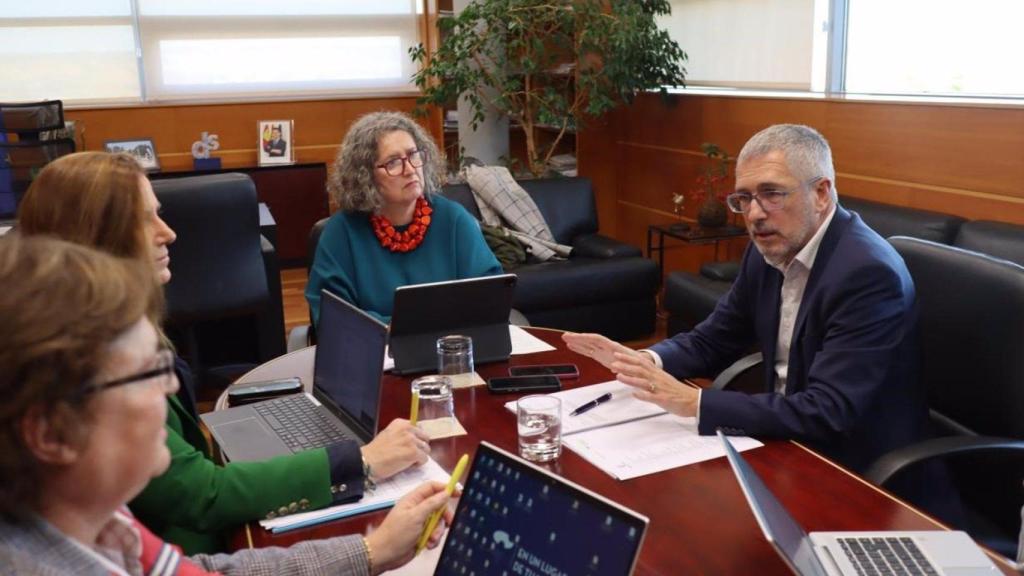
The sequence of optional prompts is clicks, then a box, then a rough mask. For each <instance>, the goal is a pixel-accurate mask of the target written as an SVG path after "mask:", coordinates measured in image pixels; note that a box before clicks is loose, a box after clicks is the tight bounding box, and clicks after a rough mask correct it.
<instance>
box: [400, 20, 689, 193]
mask: <svg viewBox="0 0 1024 576" xmlns="http://www.w3.org/2000/svg"><path fill="white" fill-rule="evenodd" d="M670 10H671V8H670V6H669V2H668V0H474V1H473V2H472V3H470V4H469V6H467V7H466V8H465V9H464V10H463V11H462V12H461V13H459V14H458V15H457V16H455V17H454V18H447V19H442V20H439V27H440V28H441V30H442V34H441V36H442V38H443V40H442V43H441V45H440V46H439V47H438V49H437V51H436V52H435V53H434V54H427V52H426V49H425V48H424V47H423V45H422V44H420V45H418V46H416V47H413V48H412V49H410V50H409V52H410V55H411V56H412V59H413V61H415V62H417V63H419V64H420V65H421V68H420V71H419V72H418V73H417V74H416V75H415V76H414V77H413V80H414V81H415V83H416V85H417V86H418V87H419V88H420V90H421V91H422V96H421V97H420V98H419V99H418V101H417V103H418V108H419V110H420V111H423V110H424V108H425V107H426V106H427V105H438V106H443V105H445V104H446V103H450V102H452V101H455V100H456V99H457V98H458V97H459V96H465V98H466V100H467V102H468V104H469V106H470V109H471V110H472V114H473V117H472V122H471V125H472V127H473V129H474V130H475V129H476V127H477V126H478V125H479V123H480V122H482V121H483V119H484V117H485V114H486V112H487V109H488V108H487V107H488V105H489V106H490V107H492V108H493V109H494V110H495V111H497V112H498V113H500V114H504V115H506V116H508V118H509V120H510V121H511V123H512V124H513V125H519V126H521V127H522V129H523V130H524V132H525V137H526V151H527V156H528V158H527V162H528V163H529V168H530V171H531V172H533V173H534V174H535V175H540V174H542V173H543V172H544V171H545V169H546V167H547V163H548V160H549V159H550V158H551V155H552V154H553V153H554V151H555V149H556V147H557V146H558V143H559V142H561V140H562V138H563V137H564V136H565V134H566V133H567V132H571V131H574V130H575V129H576V128H577V127H578V126H580V125H581V124H582V123H583V121H584V120H585V119H588V118H594V117H598V116H601V115H602V114H604V113H605V112H607V111H608V110H609V109H611V108H613V107H614V106H616V105H618V104H619V103H621V102H630V101H632V99H633V97H634V96H635V95H636V93H637V92H638V91H641V90H650V89H660V90H661V92H662V94H665V92H666V90H665V87H666V86H681V85H683V84H684V80H685V74H686V70H685V69H684V68H683V66H682V64H683V62H685V61H686V54H685V53H684V52H683V50H682V49H681V48H680V47H679V45H678V44H677V43H676V42H675V41H674V40H672V39H671V38H670V37H669V35H668V33H667V32H665V31H664V30H660V29H658V27H657V25H656V23H655V20H654V18H655V16H657V15H661V14H668V13H669V12H670ZM538 126H544V127H547V128H550V129H553V130H554V132H555V137H554V139H553V141H552V142H551V143H550V144H548V145H546V146H543V147H541V146H538V143H537V140H536V139H535V137H534V136H535V135H534V128H535V127H538Z"/></svg>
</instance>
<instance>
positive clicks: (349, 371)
mask: <svg viewBox="0 0 1024 576" xmlns="http://www.w3.org/2000/svg"><path fill="white" fill-rule="evenodd" d="M318 337H319V339H318V343H317V347H316V356H315V359H314V367H313V393H312V394H308V393H307V394H294V395H291V396H284V397H280V398H274V399H272V400H265V401H263V402H255V403H253V404H247V405H245V406H238V407H236V408H229V409H227V410H220V411H216V412H208V413H206V414H203V415H202V416H201V418H202V420H203V422H205V423H206V426H207V427H208V428H209V429H210V433H211V434H212V435H213V437H214V438H215V439H216V440H217V444H218V445H219V446H220V448H221V452H223V454H224V456H225V457H226V458H227V459H228V460H231V461H253V460H265V459H267V458H271V457H273V456H279V455H282V454H291V453H294V452H299V451H302V450H308V449H311V448H318V447H322V446H327V445H329V444H331V443H334V442H338V441H340V440H343V439H350V440H354V441H356V442H358V443H359V444H360V445H363V444H365V443H367V442H369V441H370V440H372V439H373V437H374V435H376V433H377V424H378V422H377V418H378V409H379V406H380V393H381V376H382V373H383V365H384V347H385V346H386V345H387V326H385V325H384V324H382V323H381V322H380V321H378V320H377V319H376V318H373V317H372V316H370V315H368V314H366V313H365V312H363V311H362V310H359V309H358V308H356V307H355V306H353V305H351V304H349V303H348V302H346V301H344V300H342V299H341V298H339V297H337V296H335V295H334V294H331V293H330V292H328V291H327V290H324V291H323V292H322V297H321V301H320V326H319V331H318Z"/></svg>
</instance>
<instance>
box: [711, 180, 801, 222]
mask: <svg viewBox="0 0 1024 576" xmlns="http://www.w3.org/2000/svg"><path fill="white" fill-rule="evenodd" d="M819 180H821V176H817V177H815V178H811V179H810V180H808V181H806V182H804V183H803V184H802V186H810V185H812V184H814V183H816V182H817V181H819ZM797 188H799V186H795V187H793V188H789V189H785V188H764V189H763V190H761V191H760V192H756V193H750V192H733V193H732V194H729V195H728V196H726V197H725V203H726V205H728V206H729V210H732V211H733V212H735V213H737V214H746V213H747V212H749V211H750V204H751V202H754V201H756V202H757V204H758V205H759V206H760V207H761V210H764V211H765V212H776V211H778V210H781V209H782V207H783V206H785V204H786V198H787V197H788V196H789V195H790V194H792V193H793V192H794V191H795V190H796V189H797Z"/></svg>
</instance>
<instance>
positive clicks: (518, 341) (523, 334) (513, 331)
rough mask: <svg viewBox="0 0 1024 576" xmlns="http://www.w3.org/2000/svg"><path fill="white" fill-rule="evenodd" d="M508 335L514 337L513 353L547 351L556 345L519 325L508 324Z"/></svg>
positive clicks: (514, 354)
mask: <svg viewBox="0 0 1024 576" xmlns="http://www.w3.org/2000/svg"><path fill="white" fill-rule="evenodd" d="M508 335H509V337H510V338H511V339H512V355H513V356H516V355H518V354H533V353H534V352H547V351H549V350H554V349H555V347H554V346H552V345H551V344H548V343H547V342H545V341H543V340H541V339H540V338H537V337H536V336H534V335H533V334H530V333H529V332H527V331H526V330H523V329H522V328H520V327H519V326H513V325H512V324H509V325H508Z"/></svg>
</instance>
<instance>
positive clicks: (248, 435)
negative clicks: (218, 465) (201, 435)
mask: <svg viewBox="0 0 1024 576" xmlns="http://www.w3.org/2000/svg"><path fill="white" fill-rule="evenodd" d="M216 430H217V436H219V442H220V445H221V446H222V447H223V446H230V447H231V451H230V452H227V451H225V455H226V456H227V457H228V459H229V460H231V461H232V462H252V461H255V460H266V459H267V458H273V457H274V456H281V455H282V454H291V453H292V451H291V450H289V449H288V446H286V445H285V443H284V442H282V441H281V439H280V438H278V437H277V435H276V434H274V433H273V432H272V431H271V430H270V429H268V428H267V427H266V425H265V424H264V423H263V422H262V421H261V420H260V419H259V418H255V417H249V418H243V419H241V420H233V421H231V422H224V423H223V424H219V425H217V426H216Z"/></svg>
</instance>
